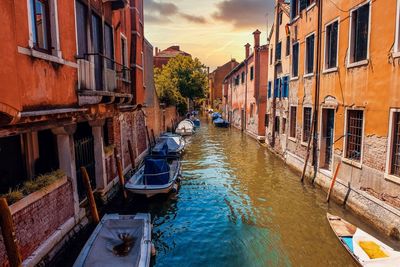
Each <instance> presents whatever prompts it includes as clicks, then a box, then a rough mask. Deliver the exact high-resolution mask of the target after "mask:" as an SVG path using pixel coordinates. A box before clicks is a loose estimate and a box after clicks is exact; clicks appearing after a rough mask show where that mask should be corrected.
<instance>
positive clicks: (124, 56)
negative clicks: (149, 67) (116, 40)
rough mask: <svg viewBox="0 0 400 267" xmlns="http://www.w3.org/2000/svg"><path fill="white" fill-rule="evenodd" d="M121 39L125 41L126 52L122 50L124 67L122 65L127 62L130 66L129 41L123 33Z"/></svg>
mask: <svg viewBox="0 0 400 267" xmlns="http://www.w3.org/2000/svg"><path fill="white" fill-rule="evenodd" d="M120 36H121V39H124V41H125V51H122V49H121V52H122V53H121V65H123V64H122V63H123V62H124V59H125V62H126V63H127V64H128V39H127V38H126V36H125V35H124V34H123V33H122V32H121V33H120ZM121 48H122V42H121ZM124 67H128V66H124Z"/></svg>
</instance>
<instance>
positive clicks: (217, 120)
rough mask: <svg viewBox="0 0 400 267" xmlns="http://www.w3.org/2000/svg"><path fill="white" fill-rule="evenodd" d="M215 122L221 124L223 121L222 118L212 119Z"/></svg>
mask: <svg viewBox="0 0 400 267" xmlns="http://www.w3.org/2000/svg"><path fill="white" fill-rule="evenodd" d="M214 123H215V124H221V123H225V121H224V120H223V119H222V118H218V119H216V120H214Z"/></svg>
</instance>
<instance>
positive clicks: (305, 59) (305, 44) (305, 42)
mask: <svg viewBox="0 0 400 267" xmlns="http://www.w3.org/2000/svg"><path fill="white" fill-rule="evenodd" d="M312 35H314V50H313V54H314V55H313V71H312V72H310V73H307V63H308V62H307V56H308V55H307V39H308V38H309V37H311V36H312ZM304 48H305V49H304V78H307V77H312V76H314V72H315V32H312V33H309V34H308V35H306V37H305V38H304Z"/></svg>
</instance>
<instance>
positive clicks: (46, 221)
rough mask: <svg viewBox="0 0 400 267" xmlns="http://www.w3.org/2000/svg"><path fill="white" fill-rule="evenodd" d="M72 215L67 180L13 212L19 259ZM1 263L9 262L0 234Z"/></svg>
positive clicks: (72, 206) (29, 253) (37, 245)
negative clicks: (19, 250)
mask: <svg viewBox="0 0 400 267" xmlns="http://www.w3.org/2000/svg"><path fill="white" fill-rule="evenodd" d="M73 216H74V199H73V194H72V185H71V182H69V181H68V182H66V183H65V184H63V185H61V186H60V187H58V188H57V189H55V190H54V191H52V192H51V193H49V194H47V195H45V196H43V197H42V198H41V199H39V200H38V201H36V202H34V203H33V204H31V205H29V206H27V207H25V208H23V209H21V210H19V211H17V212H16V213H15V214H13V220H14V223H15V228H16V236H17V240H18V243H19V246H20V249H21V254H22V259H26V258H27V257H29V256H30V255H31V254H32V253H33V252H34V251H35V250H36V249H37V248H38V247H39V246H40V245H41V244H42V243H43V242H44V241H46V239H47V238H49V237H50V236H51V235H52V234H53V233H54V232H55V231H56V230H57V228H59V227H60V226H61V225H62V224H64V223H65V222H66V221H67V220H68V219H69V218H71V217H73ZM0 265H1V266H7V265H8V260H7V256H6V251H5V247H4V243H3V238H2V236H1V235H0Z"/></svg>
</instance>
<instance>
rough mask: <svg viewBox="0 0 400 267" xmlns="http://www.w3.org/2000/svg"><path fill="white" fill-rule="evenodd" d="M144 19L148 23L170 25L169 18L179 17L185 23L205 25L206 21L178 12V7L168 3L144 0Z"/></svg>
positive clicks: (170, 19) (199, 17) (200, 17)
mask: <svg viewBox="0 0 400 267" xmlns="http://www.w3.org/2000/svg"><path fill="white" fill-rule="evenodd" d="M144 8H145V18H146V22H148V23H160V22H162V23H170V22H172V18H171V17H181V18H183V19H185V20H186V21H189V22H193V23H198V24H205V23H207V21H206V19H205V18H204V17H202V16H196V15H191V14H187V13H184V12H182V11H180V9H179V7H178V6H177V5H175V4H174V3H170V2H163V3H160V2H156V1H155V0H145V1H144Z"/></svg>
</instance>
